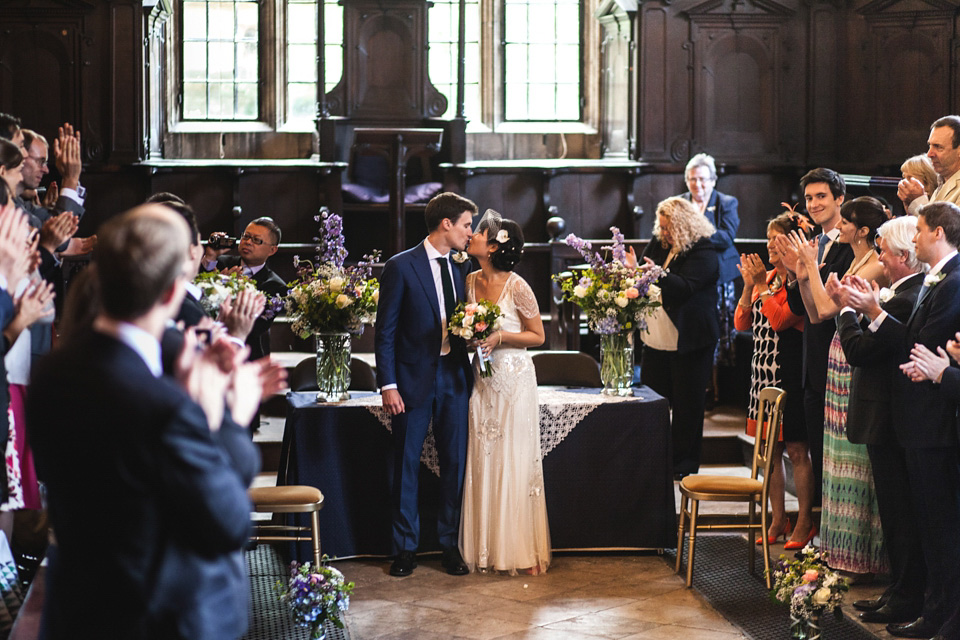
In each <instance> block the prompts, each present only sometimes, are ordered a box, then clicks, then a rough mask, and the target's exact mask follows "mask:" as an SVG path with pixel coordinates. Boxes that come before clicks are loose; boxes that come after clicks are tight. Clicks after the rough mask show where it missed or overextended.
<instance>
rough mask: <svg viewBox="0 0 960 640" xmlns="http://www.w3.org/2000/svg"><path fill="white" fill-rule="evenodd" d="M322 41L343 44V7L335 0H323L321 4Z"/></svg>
mask: <svg viewBox="0 0 960 640" xmlns="http://www.w3.org/2000/svg"><path fill="white" fill-rule="evenodd" d="M323 20H324V22H323V32H324V37H323V42H324V43H325V44H328V45H330V44H340V45H342V44H343V7H341V6H340V5H339V4H337V2H336V0H324V5H323Z"/></svg>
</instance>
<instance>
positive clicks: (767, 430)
mask: <svg viewBox="0 0 960 640" xmlns="http://www.w3.org/2000/svg"><path fill="white" fill-rule="evenodd" d="M786 397H787V392H786V391H784V390H783V389H780V388H778V387H765V388H763V389H761V390H760V394H759V396H758V397H757V401H758V404H759V405H760V408H759V411H758V413H757V437H756V438H755V439H754V442H753V464H752V465H751V467H750V477H751V478H753V479H754V480H756V479H757V477H758V475H759V474H760V473H762V474H763V502H761V503H760V504H763V505H766V504H767V485H768V481H769V479H770V472H771V470H772V469H773V451H774V448H775V446H776V444H777V438H778V436H779V434H780V427H781V425H782V424H783V409H784V404H785V400H786Z"/></svg>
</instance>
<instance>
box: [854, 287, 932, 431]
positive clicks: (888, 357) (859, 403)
mask: <svg viewBox="0 0 960 640" xmlns="http://www.w3.org/2000/svg"><path fill="white" fill-rule="evenodd" d="M922 284H923V274H922V273H918V274H915V275H913V276H911V277H910V278H909V279H908V280H906V281H904V282H903V284H901V285H900V286H899V287H897V292H896V295H894V296H893V298H891V299H890V300H888V301H887V302H885V303H883V304H881V305H880V306H881V307H882V308H883V310H884V311H886V312H887V313H888V314H890V316H892V317H894V318H896V319H897V320H899V321H901V322H906V320H907V318H909V317H910V312H911V311H913V305H914V303H915V302H916V301H917V294H918V293H920V286H921V285H922ZM863 324H864V325H866V324H867V322H866V321H864V322H863ZM837 332H838V333H839V334H840V342H841V343H842V344H843V353H844V355H845V356H846V357H847V362H848V363H849V364H850V366H851V367H853V373H852V378H851V383H850V397H849V400H848V403H847V439H848V440H849V441H850V442H852V443H854V444H892V443H894V442H895V441H897V440H898V439H899V440H907V439H908V438H909V434H908V433H905V432H904V425H903V424H893V422H892V420H891V417H890V409H891V406H890V404H891V395H892V393H893V380H894V378H895V377H897V376H901V377H902V376H903V374H902V373H901V372H900V370H899V369H898V367H897V365H899V364H900V362H899V360H898V359H897V356H898V351H897V349H896V347H895V345H893V344H892V343H890V342H886V341H884V340H882V339H881V338H879V337H878V336H877V335H876V334H874V333H872V332H870V331H866V332H865V331H864V330H863V327H861V324H859V323H857V316H856V314H855V313H853V312H849V311H848V312H847V313H841V314H840V315H839V316H838V317H837Z"/></svg>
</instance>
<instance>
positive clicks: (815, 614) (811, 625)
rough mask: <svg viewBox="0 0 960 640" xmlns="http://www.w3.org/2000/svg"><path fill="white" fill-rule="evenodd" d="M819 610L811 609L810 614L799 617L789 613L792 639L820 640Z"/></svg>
mask: <svg viewBox="0 0 960 640" xmlns="http://www.w3.org/2000/svg"><path fill="white" fill-rule="evenodd" d="M821 633H822V628H821V627H820V612H819V611H812V612H810V615H808V616H804V617H801V618H797V617H795V616H794V615H793V614H792V613H791V614H790V638H791V639H792V640H794V639H795V640H820V638H821Z"/></svg>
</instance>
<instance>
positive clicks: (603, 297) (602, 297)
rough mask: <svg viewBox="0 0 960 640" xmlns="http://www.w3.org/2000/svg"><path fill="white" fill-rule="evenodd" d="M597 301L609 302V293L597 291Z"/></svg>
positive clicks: (602, 290)
mask: <svg viewBox="0 0 960 640" xmlns="http://www.w3.org/2000/svg"><path fill="white" fill-rule="evenodd" d="M597 300H599V301H600V302H607V301H608V300H610V292H609V291H607V290H606V289H600V291H597Z"/></svg>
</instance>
